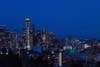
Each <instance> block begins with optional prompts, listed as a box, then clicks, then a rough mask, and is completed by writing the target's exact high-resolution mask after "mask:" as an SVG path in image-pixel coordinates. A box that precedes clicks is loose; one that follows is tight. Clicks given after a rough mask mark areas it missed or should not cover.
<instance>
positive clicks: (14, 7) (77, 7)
mask: <svg viewBox="0 0 100 67" xmlns="http://www.w3.org/2000/svg"><path fill="white" fill-rule="evenodd" d="M99 2H100V1H99V0H95V1H92V0H84V1H80V0H75V1H74V0H71V1H66V0H62V1H61V0H55V1H54V0H50V1H47V0H42V1H40V0H37V1H32V0H28V1H27V0H21V1H20V0H16V1H13V0H11V1H9V0H6V2H5V1H1V2H0V9H1V11H0V25H2V24H3V25H7V28H9V29H12V28H13V29H18V30H22V28H23V27H24V26H25V23H24V20H25V18H26V17H30V18H31V20H32V22H31V24H32V23H34V24H35V27H36V29H42V28H44V27H45V28H46V30H47V31H49V32H52V31H53V32H55V33H56V34H57V36H62V37H66V36H68V35H71V36H73V37H78V38H80V37H82V38H99V39H100V35H99V34H100V31H99V28H100V27H99V25H100V4H99Z"/></svg>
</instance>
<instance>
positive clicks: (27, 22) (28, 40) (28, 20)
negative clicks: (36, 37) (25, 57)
mask: <svg viewBox="0 0 100 67" xmlns="http://www.w3.org/2000/svg"><path fill="white" fill-rule="evenodd" d="M30 22H31V20H30V18H26V19H25V23H26V41H27V44H26V49H28V50H30V49H31V47H30V38H29V35H30V33H29V27H30Z"/></svg>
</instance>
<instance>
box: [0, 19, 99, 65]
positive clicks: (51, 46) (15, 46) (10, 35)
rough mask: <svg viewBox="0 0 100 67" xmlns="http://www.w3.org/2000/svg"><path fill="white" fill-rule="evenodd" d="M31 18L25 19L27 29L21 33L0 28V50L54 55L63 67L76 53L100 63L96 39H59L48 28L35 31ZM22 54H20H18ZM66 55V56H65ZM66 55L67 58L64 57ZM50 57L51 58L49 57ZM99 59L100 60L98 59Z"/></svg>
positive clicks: (69, 37)
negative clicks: (4, 48)
mask: <svg viewBox="0 0 100 67" xmlns="http://www.w3.org/2000/svg"><path fill="white" fill-rule="evenodd" d="M30 22H31V20H30V18H26V19H25V24H26V26H25V28H24V29H23V30H22V32H21V33H19V32H17V30H14V31H10V30H9V29H7V28H6V26H3V25H1V26H0V48H3V47H6V48H10V49H12V50H13V51H15V52H16V53H17V52H18V51H16V50H21V49H26V50H29V51H30V50H33V51H35V52H38V53H39V54H43V53H45V54H48V52H50V54H54V55H53V56H56V57H57V56H58V57H59V62H58V63H59V65H60V66H62V63H63V61H62V60H64V58H66V57H67V56H68V55H67V54H66V52H68V51H69V56H70V55H74V53H75V52H78V53H80V54H81V53H82V54H84V55H85V57H88V58H90V56H91V59H93V60H95V61H99V62H100V56H99V57H97V56H98V55H100V54H99V53H100V41H99V40H96V39H81V40H79V39H75V38H72V37H71V36H68V37H65V38H64V39H58V38H57V37H56V34H55V33H54V32H47V31H46V28H43V29H42V30H37V31H36V30H35V25H34V24H32V25H31V26H30ZM18 53H20V52H18ZM64 53H65V54H64ZM64 55H65V56H64ZM48 57H49V56H48ZM97 58H99V59H97Z"/></svg>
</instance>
